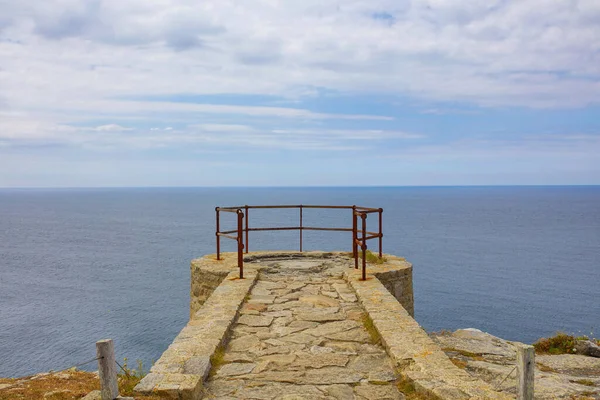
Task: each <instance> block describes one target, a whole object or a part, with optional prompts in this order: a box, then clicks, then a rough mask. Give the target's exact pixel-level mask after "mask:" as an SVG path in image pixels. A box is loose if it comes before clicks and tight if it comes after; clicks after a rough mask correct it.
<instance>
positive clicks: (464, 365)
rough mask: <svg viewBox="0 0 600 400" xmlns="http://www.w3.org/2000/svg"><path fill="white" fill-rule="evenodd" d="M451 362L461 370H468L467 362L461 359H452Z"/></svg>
mask: <svg viewBox="0 0 600 400" xmlns="http://www.w3.org/2000/svg"><path fill="white" fill-rule="evenodd" d="M450 361H452V364H454V365H456V366H457V367H458V368H460V369H465V368H467V362H466V361H464V360H461V359H460V358H450Z"/></svg>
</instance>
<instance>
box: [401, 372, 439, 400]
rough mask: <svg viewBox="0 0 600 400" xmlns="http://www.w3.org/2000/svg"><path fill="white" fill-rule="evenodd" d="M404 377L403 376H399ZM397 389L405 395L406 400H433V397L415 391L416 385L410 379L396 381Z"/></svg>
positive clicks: (402, 378)
mask: <svg viewBox="0 0 600 400" xmlns="http://www.w3.org/2000/svg"><path fill="white" fill-rule="evenodd" d="M398 375H399V376H402V375H401V374H398ZM396 387H397V388H398V390H399V391H401V392H402V393H404V395H405V396H406V400H432V399H433V397H431V396H428V395H426V394H423V393H418V392H417V390H416V389H415V385H414V384H413V383H412V382H411V381H410V380H408V379H406V378H404V377H401V378H400V379H398V380H397V381H396Z"/></svg>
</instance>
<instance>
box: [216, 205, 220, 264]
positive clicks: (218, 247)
mask: <svg viewBox="0 0 600 400" xmlns="http://www.w3.org/2000/svg"><path fill="white" fill-rule="evenodd" d="M215 212H216V213H217V231H216V232H215V236H216V237H217V260H220V259H221V236H219V232H220V231H221V230H220V228H219V207H215Z"/></svg>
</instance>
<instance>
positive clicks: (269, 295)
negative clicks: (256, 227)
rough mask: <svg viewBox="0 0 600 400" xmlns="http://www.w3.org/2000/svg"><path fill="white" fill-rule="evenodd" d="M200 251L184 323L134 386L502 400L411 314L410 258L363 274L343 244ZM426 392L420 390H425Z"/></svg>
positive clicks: (255, 395) (236, 394) (237, 393)
mask: <svg viewBox="0 0 600 400" xmlns="http://www.w3.org/2000/svg"><path fill="white" fill-rule="evenodd" d="M220 258H221V260H217V257H216V255H207V256H204V257H202V258H199V259H196V260H193V261H192V263H191V301H190V315H191V317H190V321H189V323H188V324H187V325H186V327H184V328H183V329H182V330H181V332H180V334H179V335H178V336H177V337H176V338H175V340H174V341H173V343H172V344H171V345H170V346H169V348H168V349H167V350H166V351H165V352H164V353H163V355H162V357H161V358H160V359H159V360H158V361H157V362H156V364H155V365H154V366H153V367H152V369H151V371H150V374H148V375H147V376H146V377H145V378H144V379H143V380H142V381H141V382H140V384H139V385H138V386H137V387H136V391H137V393H139V394H151V393H152V394H157V395H161V396H163V397H165V398H173V399H200V398H209V399H217V398H219V399H288V400H292V399H304V398H314V399H353V398H355V399H403V398H405V395H409V396H410V398H413V399H419V398H437V399H470V398H472V399H510V398H514V397H513V396H511V395H508V394H505V393H499V392H496V391H494V390H493V388H492V387H491V386H490V385H489V384H487V383H485V382H484V381H482V380H480V379H477V378H474V377H472V376H471V375H469V374H468V373H466V372H465V371H464V370H462V369H460V368H458V367H457V366H455V365H454V364H453V363H452V362H451V361H450V359H449V358H448V357H447V356H446V354H445V353H444V352H443V351H442V350H441V348H440V347H439V346H438V345H437V344H436V343H435V342H434V341H433V340H431V339H430V338H429V336H428V335H427V333H426V332H425V331H424V330H423V329H422V328H421V327H420V326H419V324H418V323H417V322H416V321H415V320H414V319H413V317H412V315H413V307H414V305H413V289H412V265H411V264H410V263H408V262H406V261H405V260H404V259H402V258H399V257H396V256H392V255H384V258H383V259H382V261H384V262H382V263H379V262H378V263H376V264H375V263H374V264H369V267H368V270H367V271H368V274H367V279H366V280H362V279H361V278H362V276H361V275H362V274H361V272H362V271H361V270H360V269H355V268H354V265H355V264H354V259H353V258H352V254H351V253H350V254H348V253H342V252H333V253H331V252H330V253H326V252H303V253H300V252H253V253H248V254H245V255H244V269H245V270H244V279H239V274H238V270H237V265H238V253H222V254H221V257H220ZM427 396H429V397H427Z"/></svg>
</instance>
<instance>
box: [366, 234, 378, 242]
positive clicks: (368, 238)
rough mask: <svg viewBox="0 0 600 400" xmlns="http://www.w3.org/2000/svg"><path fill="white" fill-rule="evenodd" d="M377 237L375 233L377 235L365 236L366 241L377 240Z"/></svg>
mask: <svg viewBox="0 0 600 400" xmlns="http://www.w3.org/2000/svg"><path fill="white" fill-rule="evenodd" d="M378 237H379V234H378V233H377V234H375V235H372V236H367V237H366V240H371V239H377V238H378Z"/></svg>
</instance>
